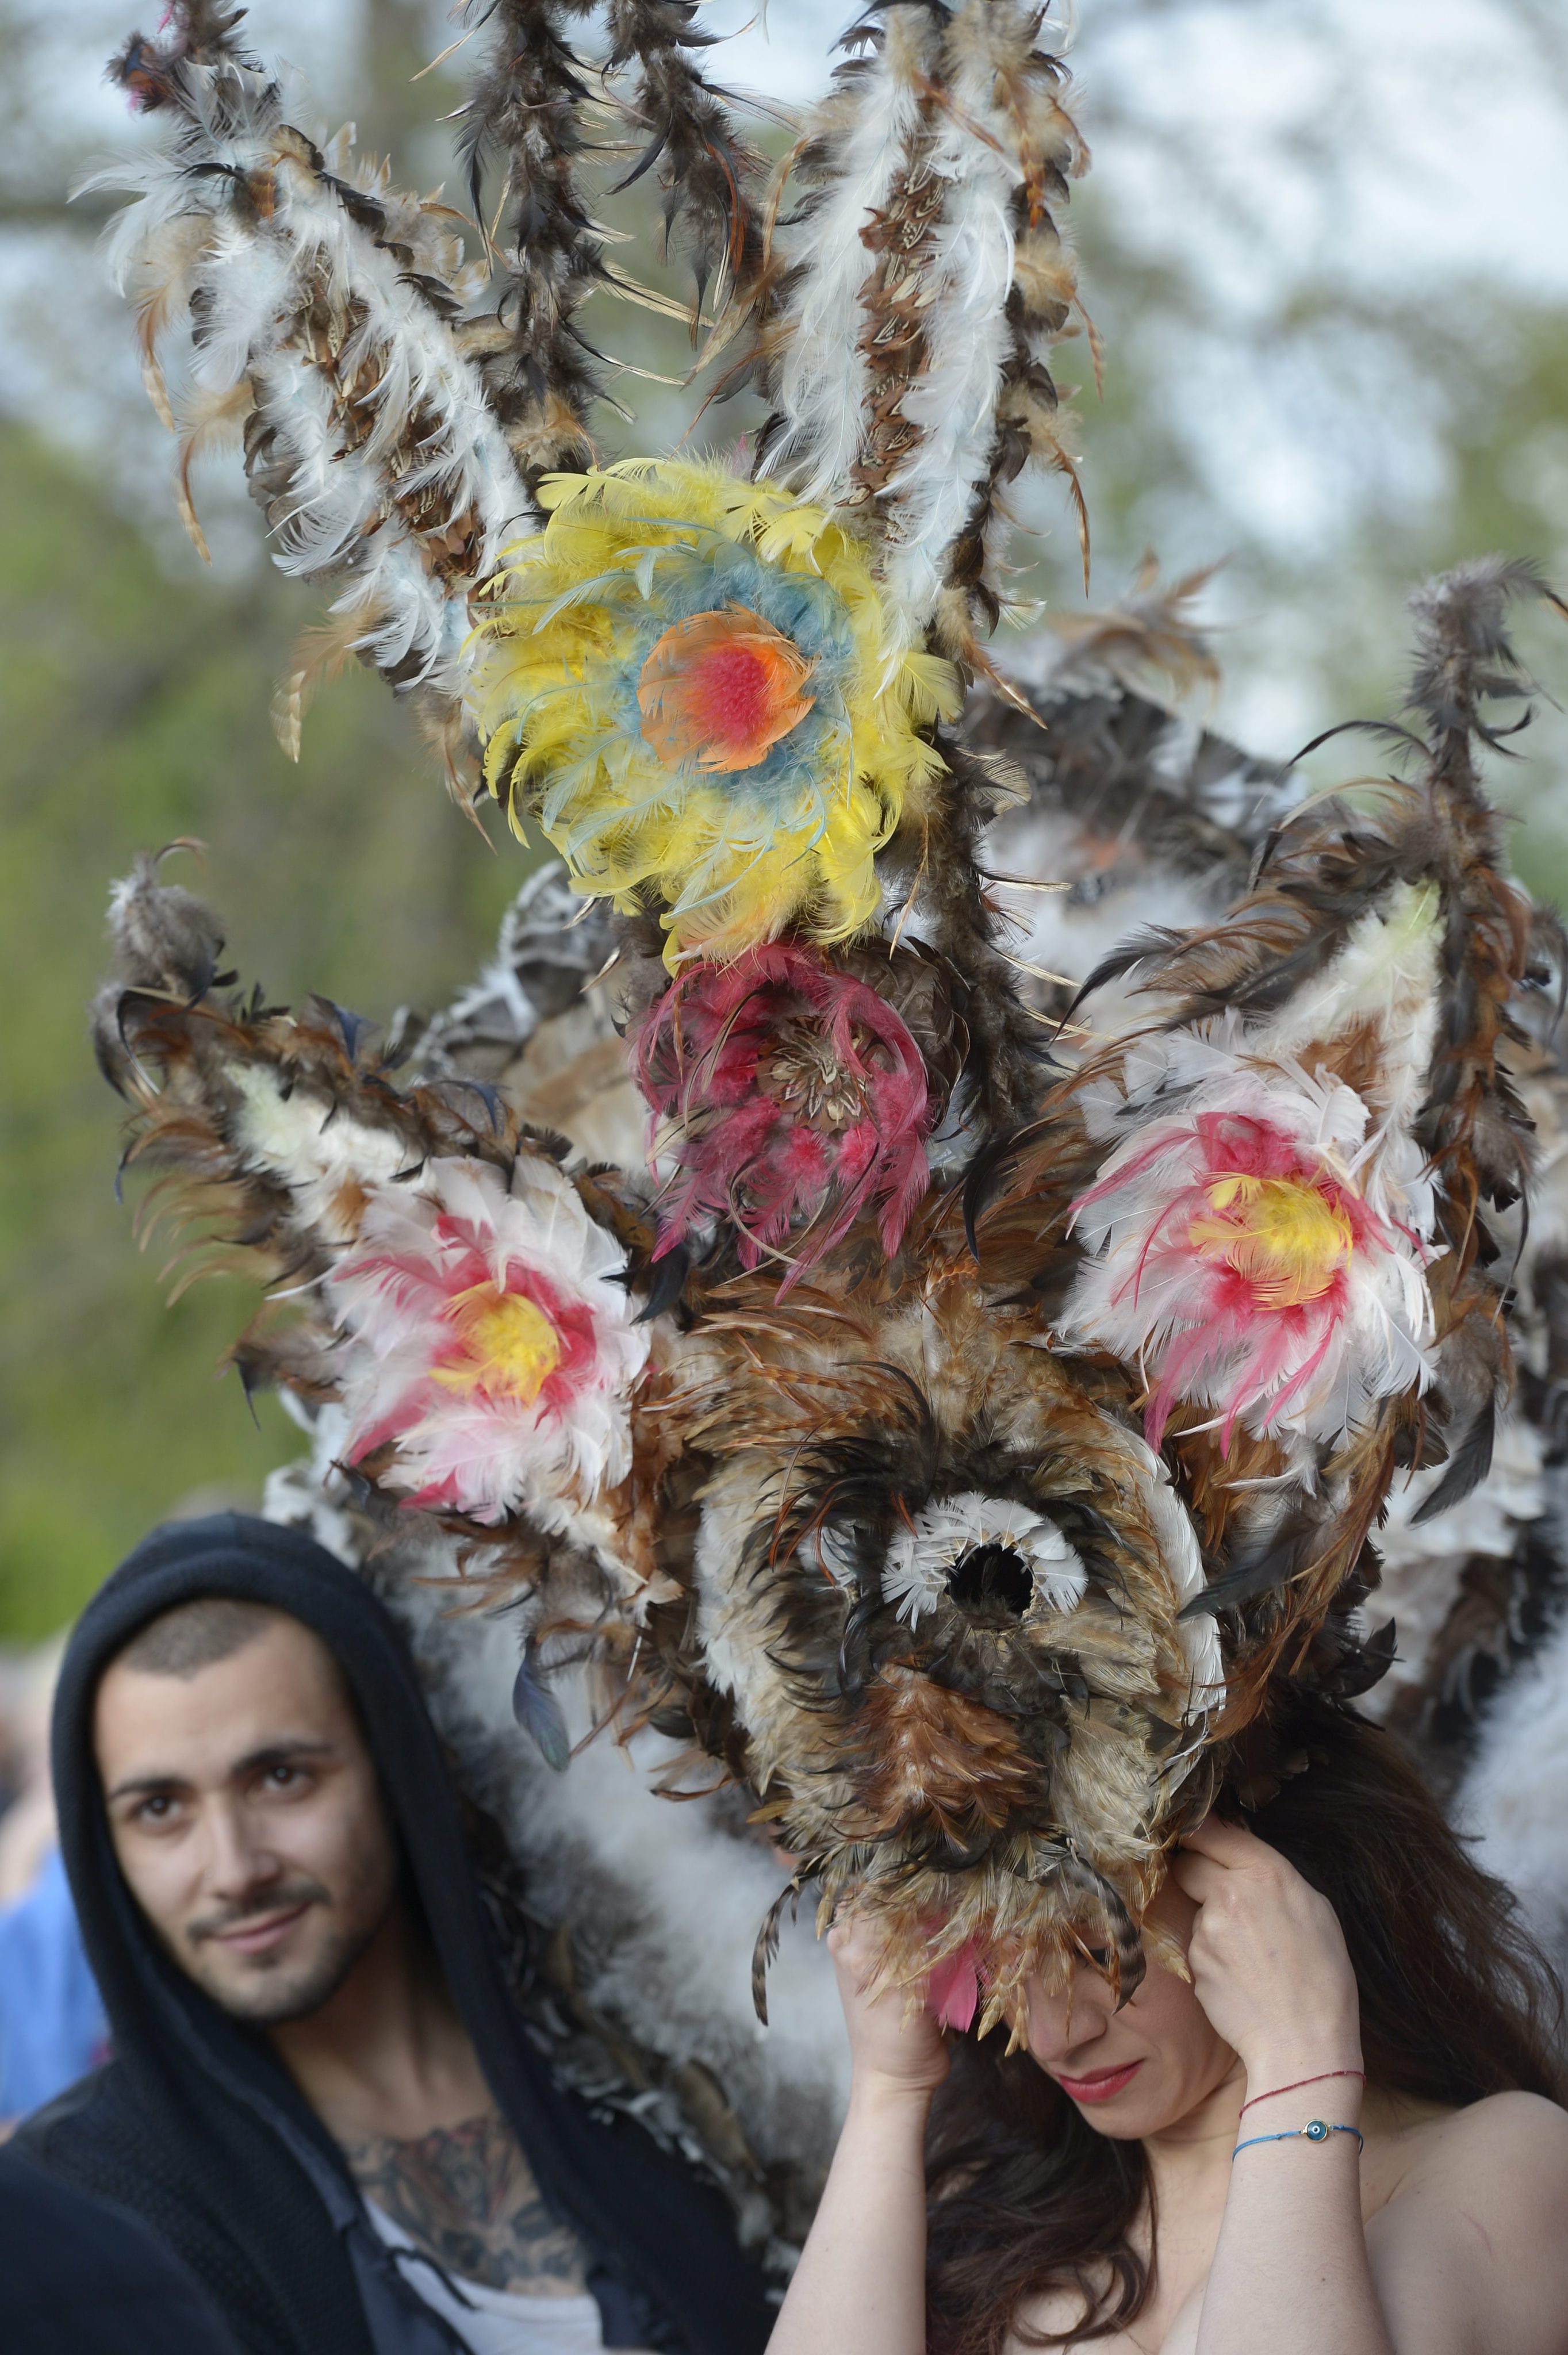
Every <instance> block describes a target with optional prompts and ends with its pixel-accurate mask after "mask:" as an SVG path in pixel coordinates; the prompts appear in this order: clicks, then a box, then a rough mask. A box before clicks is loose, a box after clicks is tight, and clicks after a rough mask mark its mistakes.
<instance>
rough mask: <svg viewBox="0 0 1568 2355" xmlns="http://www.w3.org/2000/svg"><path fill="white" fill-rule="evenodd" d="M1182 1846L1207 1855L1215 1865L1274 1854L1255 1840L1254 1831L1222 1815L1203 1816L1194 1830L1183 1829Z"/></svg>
mask: <svg viewBox="0 0 1568 2355" xmlns="http://www.w3.org/2000/svg"><path fill="white" fill-rule="evenodd" d="M1181 1846H1182V1848H1183V1849H1186V1850H1188V1851H1189V1852H1190V1853H1192V1854H1196V1855H1198V1856H1207V1857H1211V1858H1212V1859H1213V1860H1214V1862H1215V1863H1216V1864H1226V1865H1239V1864H1254V1863H1257V1862H1259V1861H1260V1860H1261V1859H1263V1858H1264V1857H1265V1856H1277V1855H1278V1853H1279V1851H1278V1849H1272V1848H1270V1847H1269V1845H1268V1843H1267V1841H1266V1840H1261V1839H1259V1838H1258V1836H1257V1834H1256V1832H1250V1831H1248V1830H1247V1828H1246V1827H1245V1825H1244V1824H1231V1823H1227V1822H1226V1820H1225V1818H1224V1817H1223V1816H1213V1815H1211V1816H1205V1817H1204V1818H1203V1821H1202V1822H1201V1823H1200V1825H1198V1827H1197V1828H1196V1829H1195V1830H1193V1831H1189V1832H1184V1833H1183V1835H1182V1838H1181Z"/></svg>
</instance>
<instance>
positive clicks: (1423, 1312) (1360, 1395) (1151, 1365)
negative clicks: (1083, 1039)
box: [1062, 1041, 1432, 1447]
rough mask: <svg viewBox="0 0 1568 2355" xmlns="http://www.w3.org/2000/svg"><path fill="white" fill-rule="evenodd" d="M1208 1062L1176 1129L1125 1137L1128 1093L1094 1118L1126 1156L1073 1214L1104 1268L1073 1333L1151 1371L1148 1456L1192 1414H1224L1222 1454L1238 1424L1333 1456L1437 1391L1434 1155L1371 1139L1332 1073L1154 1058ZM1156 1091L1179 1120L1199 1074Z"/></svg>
mask: <svg viewBox="0 0 1568 2355" xmlns="http://www.w3.org/2000/svg"><path fill="white" fill-rule="evenodd" d="M1194 1047H1195V1049H1196V1051H1195V1053H1191V1054H1189V1060H1193V1061H1195V1062H1198V1063H1199V1064H1200V1065H1201V1066H1206V1067H1207V1076H1206V1077H1205V1078H1204V1079H1203V1080H1202V1081H1201V1082H1200V1084H1198V1085H1197V1086H1195V1087H1190V1088H1189V1090H1188V1091H1187V1092H1185V1101H1184V1102H1183V1101H1181V1099H1180V1096H1177V1108H1175V1109H1173V1110H1171V1111H1170V1112H1169V1113H1168V1114H1167V1115H1166V1116H1164V1117H1158V1116H1156V1117H1152V1118H1147V1119H1145V1120H1143V1121H1141V1122H1139V1123H1138V1124H1137V1125H1136V1126H1135V1127H1134V1128H1133V1132H1132V1134H1131V1135H1126V1134H1125V1122H1126V1115H1127V1113H1128V1111H1129V1110H1130V1109H1131V1108H1132V1104H1133V1101H1134V1095H1133V1092H1130V1093H1129V1099H1128V1102H1127V1103H1126V1104H1125V1105H1121V1104H1120V1103H1118V1111H1116V1112H1109V1113H1108V1112H1107V1108H1106V1107H1105V1106H1104V1105H1102V1106H1101V1107H1099V1114H1100V1124H1101V1125H1103V1126H1108V1127H1112V1133H1115V1129H1116V1128H1121V1130H1122V1133H1123V1135H1124V1141H1123V1142H1122V1144H1121V1145H1120V1146H1118V1147H1117V1149H1116V1150H1115V1152H1114V1153H1113V1154H1112V1155H1111V1156H1110V1157H1109V1159H1108V1160H1107V1162H1106V1163H1105V1166H1104V1170H1103V1172H1102V1174H1101V1176H1100V1177H1099V1178H1098V1180H1097V1181H1096V1183H1095V1184H1094V1185H1093V1186H1092V1187H1090V1188H1089V1189H1088V1190H1087V1192H1086V1193H1084V1194H1083V1195H1082V1196H1080V1198H1079V1199H1078V1200H1077V1202H1076V1203H1075V1204H1074V1205H1073V1211H1072V1219H1073V1225H1074V1227H1075V1229H1076V1231H1077V1232H1078V1233H1079V1234H1080V1236H1081V1237H1082V1238H1083V1241H1085V1242H1086V1243H1087V1244H1088V1246H1089V1248H1090V1252H1091V1256H1090V1257H1089V1258H1088V1259H1087V1261H1086V1262H1085V1263H1084V1265H1083V1269H1082V1270H1081V1272H1080V1273H1079V1275H1078V1278H1077V1280H1076V1283H1075V1284H1074V1287H1073V1291H1072V1296H1071V1298H1070V1300H1069V1303H1068V1307H1067V1314H1066V1316H1065V1318H1064V1319H1063V1324H1062V1330H1063V1332H1064V1334H1067V1335H1071V1336H1072V1337H1077V1338H1081V1339H1083V1340H1088V1341H1092V1342H1093V1343H1095V1344H1097V1345H1098V1346H1100V1347H1102V1348H1109V1349H1113V1350H1115V1351H1116V1352H1117V1354H1118V1355H1121V1356H1123V1357H1125V1358H1126V1359H1127V1360H1128V1361H1129V1362H1130V1363H1132V1364H1134V1365H1136V1366H1137V1367H1139V1368H1140V1369H1141V1370H1142V1373H1143V1376H1144V1379H1145V1381H1146V1382H1147V1392H1148V1395H1147V1408H1146V1411H1145V1425H1144V1427H1145V1433H1146V1435H1147V1439H1148V1442H1149V1444H1150V1445H1151V1446H1152V1447H1158V1445H1159V1444H1160V1440H1161V1437H1162V1436H1163V1433H1164V1431H1165V1427H1166V1424H1167V1423H1168V1420H1169V1417H1170V1412H1171V1410H1172V1408H1173V1407H1174V1406H1175V1405H1176V1404H1177V1403H1178V1402H1179V1401H1196V1402H1198V1403H1200V1404H1202V1405H1205V1406H1209V1407H1212V1408H1213V1409H1214V1410H1215V1411H1216V1416H1217V1420H1218V1422H1219V1425H1220V1429H1221V1438H1222V1442H1223V1444H1225V1445H1226V1446H1228V1445H1229V1443H1230V1438H1231V1433H1232V1430H1233V1429H1234V1426H1235V1423H1236V1421H1237V1418H1238V1417H1241V1418H1243V1419H1244V1420H1245V1422H1246V1423H1247V1424H1248V1425H1249V1427H1251V1428H1253V1430H1256V1431H1258V1432H1260V1433H1262V1432H1264V1431H1274V1432H1276V1433H1299V1434H1301V1435H1303V1436H1305V1437H1307V1438H1311V1439H1335V1438H1338V1437H1339V1435H1340V1434H1341V1433H1343V1432H1345V1431H1347V1430H1349V1428H1351V1427H1352V1426H1353V1425H1354V1424H1355V1423H1357V1422H1359V1421H1360V1418H1361V1416H1362V1414H1363V1412H1364V1410H1365V1408H1366V1406H1367V1404H1368V1403H1369V1402H1370V1401H1371V1400H1372V1399H1376V1398H1383V1397H1388V1396H1390V1395H1392V1394H1393V1393H1394V1392H1396V1391H1402V1390H1404V1389H1406V1388H1408V1387H1409V1386H1410V1385H1411V1384H1413V1383H1414V1384H1416V1385H1418V1386H1422V1387H1424V1385H1425V1382H1426V1380H1427V1379H1428V1364H1427V1346H1428V1344H1429V1342H1430V1340H1431V1337H1432V1307H1431V1302H1430V1298H1429V1295H1428V1293H1427V1288H1426V1283H1425V1276H1424V1270H1425V1267H1426V1265H1427V1263H1428V1262H1429V1260H1430V1259H1431V1257H1432V1252H1431V1251H1430V1249H1429V1247H1428V1244H1427V1241H1426V1233H1427V1232H1429V1231H1430V1230H1429V1226H1428V1224H1427V1221H1428V1220H1429V1217H1430V1209H1429V1204H1430V1188H1429V1186H1428V1185H1427V1184H1425V1183H1424V1180H1423V1177H1422V1176H1421V1172H1420V1167H1419V1160H1420V1156H1419V1155H1416V1154H1415V1153H1414V1151H1413V1148H1412V1147H1411V1146H1410V1145H1409V1140H1408V1139H1407V1138H1404V1137H1403V1136H1401V1135H1380V1134H1379V1133H1377V1132H1375V1131H1371V1132H1370V1123H1369V1114H1368V1108H1367V1106H1366V1104H1365V1103H1363V1101H1362V1100H1361V1098H1360V1096H1358V1095H1357V1094H1356V1093H1355V1092H1353V1090H1351V1089H1350V1088H1348V1087H1346V1086H1345V1085H1344V1084H1343V1082H1340V1081H1339V1080H1336V1079H1333V1078H1331V1077H1329V1076H1328V1075H1326V1074H1321V1073H1308V1072H1307V1071H1303V1070H1302V1069H1301V1068H1300V1067H1299V1066H1298V1065H1283V1064H1282V1065H1279V1066H1275V1067H1271V1068H1269V1069H1267V1070H1266V1071H1265V1070H1264V1069H1262V1068H1258V1067H1253V1066H1249V1065H1247V1064H1245V1063H1240V1062H1235V1063H1232V1062H1230V1060H1229V1059H1228V1058H1227V1057H1225V1056H1224V1055H1223V1053H1222V1052H1221V1051H1219V1050H1213V1049H1211V1048H1206V1047H1205V1046H1203V1045H1202V1043H1201V1042H1180V1041H1169V1042H1161V1044H1160V1045H1159V1046H1158V1047H1157V1048H1146V1050H1144V1051H1145V1054H1146V1056H1147V1055H1148V1054H1150V1053H1153V1054H1154V1055H1155V1056H1156V1058H1157V1060H1168V1061H1169V1062H1171V1063H1172V1064H1173V1065H1174V1064H1178V1063H1179V1062H1180V1061H1181V1060H1183V1052H1184V1050H1186V1049H1191V1048H1194ZM1159 1076H1160V1078H1161V1079H1162V1080H1163V1082H1164V1085H1163V1086H1162V1087H1161V1088H1160V1089H1159V1090H1157V1092H1155V1091H1151V1092H1154V1093H1155V1094H1156V1100H1157V1101H1163V1102H1164V1103H1170V1102H1171V1099H1172V1096H1173V1094H1175V1093H1176V1091H1175V1090H1173V1089H1172V1088H1171V1086H1170V1082H1171V1081H1172V1080H1173V1079H1177V1078H1179V1077H1180V1076H1187V1077H1190V1076H1191V1074H1190V1073H1187V1074H1180V1073H1179V1072H1178V1071H1176V1070H1175V1069H1174V1068H1172V1069H1167V1070H1164V1071H1162V1072H1161V1074H1160V1075H1159ZM1086 1111H1087V1112H1088V1114H1089V1116H1090V1120H1091V1131H1092V1133H1093V1129H1094V1126H1095V1125H1096V1114H1095V1107H1094V1106H1093V1104H1087V1105H1086ZM1113 1124H1115V1125H1114V1126H1113Z"/></svg>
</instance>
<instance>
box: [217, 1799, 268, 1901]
mask: <svg viewBox="0 0 1568 2355" xmlns="http://www.w3.org/2000/svg"><path fill="white" fill-rule="evenodd" d="M204 1828H205V1830H206V1833H207V1854H206V1858H205V1859H204V1870H203V1873H202V1879H203V1880H204V1881H205V1882H206V1883H207V1886H208V1889H209V1890H210V1891H211V1892H212V1894H213V1896H215V1897H221V1898H223V1899H225V1900H227V1901H228V1902H229V1903H233V1902H235V1901H236V1900H237V1899H239V1898H240V1897H243V1896H244V1895H245V1894H246V1893H247V1892H248V1891H251V1890H252V1889H257V1888H261V1887H264V1886H265V1885H266V1883H267V1882H268V1881H275V1880H276V1879H277V1877H278V1872H279V1870H280V1865H279V1859H278V1858H277V1857H276V1856H275V1855H274V1854H273V1853H272V1849H270V1848H269V1847H268V1845H267V1844H266V1842H265V1841H264V1840H263V1839H261V1838H258V1836H257V1831H256V1828H255V1826H254V1824H253V1823H252V1821H251V1815H250V1811H249V1809H247V1808H245V1807H242V1806H238V1805H237V1804H236V1803H235V1801H233V1800H232V1799H230V1798H229V1797H228V1796H219V1797H215V1798H214V1799H213V1800H212V1802H211V1803H210V1805H209V1806H208V1811H207V1821H206V1825H205V1827H204Z"/></svg>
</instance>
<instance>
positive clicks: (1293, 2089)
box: [1242, 2069, 1367, 2113]
mask: <svg viewBox="0 0 1568 2355" xmlns="http://www.w3.org/2000/svg"><path fill="white" fill-rule="evenodd" d="M1328 2077H1359V2078H1360V2081H1361V2083H1362V2084H1363V2085H1364V2084H1365V2083H1366V2082H1367V2073H1366V2071H1365V2070H1364V2069H1320V2070H1319V2071H1318V2073H1317V2076H1316V2077H1297V2078H1296V2081H1295V2083H1293V2084H1289V2085H1272V2086H1271V2087H1270V2088H1269V2090H1268V2092H1267V2093H1266V2094H1253V2098H1252V2101H1251V2102H1243V2104H1242V2110H1243V2113H1244V2112H1245V2111H1247V2110H1250V2109H1251V2108H1252V2106H1253V2103H1254V2102H1272V2101H1273V2099H1274V2097H1275V2094H1299V2093H1300V2091H1301V2088H1302V2087H1303V2085H1321V2084H1322V2083H1324V2081H1325V2079H1326V2078H1328Z"/></svg>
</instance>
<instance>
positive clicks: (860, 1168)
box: [631, 941, 933, 1291]
mask: <svg viewBox="0 0 1568 2355" xmlns="http://www.w3.org/2000/svg"><path fill="white" fill-rule="evenodd" d="M631 1046H632V1052H633V1065H634V1069H635V1072H636V1077H637V1082H638V1084H639V1086H640V1087H641V1089H642V1092H643V1094H644V1095H645V1098H646V1099H647V1102H648V1103H649V1105H650V1106H651V1108H652V1110H653V1113H654V1115H655V1123H656V1125H655V1133H654V1138H653V1145H652V1151H653V1154H654V1156H656V1157H657V1156H662V1155H664V1154H669V1155H671V1156H673V1158H674V1161H675V1165H676V1166H675V1174H674V1176H673V1177H671V1179H670V1181H669V1183H668V1186H667V1188H666V1192H665V1197H664V1201H663V1206H662V1216H661V1221H660V1235H659V1245H658V1252H659V1254H660V1255H662V1254H663V1253H665V1252H669V1251H671V1250H673V1249H674V1247H675V1246H676V1244H677V1243H678V1242H679V1241H681V1240H682V1238H683V1237H684V1236H685V1235H686V1234H687V1232H688V1230H689V1229H690V1228H691V1226H692V1225H693V1224H694V1222H695V1221H697V1220H701V1219H705V1218H718V1219H724V1220H729V1221H730V1222H731V1224H732V1226H733V1227H734V1229H735V1231H736V1235H737V1237H738V1241H739V1249H740V1256H741V1264H742V1266H745V1267H748V1268H752V1267H755V1266H757V1265H758V1263H760V1261H761V1260H762V1259H763V1256H764V1254H767V1253H773V1254H775V1255H776V1256H778V1257H779V1258H781V1259H783V1260H785V1261H787V1262H788V1263H789V1265H788V1267H787V1272H786V1273H785V1275H784V1284H783V1285H782V1286H781V1291H787V1290H788V1289H789V1287H790V1285H791V1284H794V1283H795V1281H796V1280H797V1278H798V1277H799V1276H801V1275H802V1274H803V1273H805V1271H806V1270H807V1269H808V1268H810V1267H812V1266H814V1265H815V1264H816V1263H817V1262H818V1261H820V1260H821V1259H822V1258H823V1257H824V1255H825V1254H826V1253H827V1252H830V1251H831V1250H832V1249H833V1247H834V1246H835V1244H837V1242H839V1241H842V1239H843V1237H844V1236H845V1235H846V1234H847V1233H848V1231H849V1229H850V1228H851V1227H852V1226H853V1225H854V1223H855V1220H857V1219H858V1218H859V1216H860V1215H861V1213H862V1212H863V1211H866V1210H869V1209H873V1208H874V1209H876V1211H877V1214H878V1224H879V1229H880V1236H881V1241H882V1246H883V1248H884V1250H885V1251H887V1252H890V1253H891V1252H894V1251H896V1250H897V1248H898V1245H899V1241H900V1239H901V1236H902V1234H903V1231H904V1229H905V1227H906V1226H907V1225H908V1223H909V1220H910V1214H911V1212H912V1210H913V1209H914V1207H915V1204H916V1203H917V1202H918V1201H919V1200H920V1199H921V1196H922V1195H923V1193H924V1192H925V1189H926V1188H927V1186H928V1185H929V1183H930V1175H931V1173H930V1167H929V1165H928V1162H927V1158H926V1138H927V1135H929V1133H930V1129H931V1125H932V1118H933V1104H932V1101H931V1092H930V1089H929V1087H928V1085H927V1077H926V1066H925V1062H924V1060H923V1057H922V1054H921V1050H920V1048H919V1046H918V1045H917V1044H916V1042H915V1039H914V1037H913V1035H912V1032H911V1030H910V1028H909V1027H908V1025H907V1024H906V1023H905V1022H904V1020H903V1018H902V1017H901V1015H900V1014H899V1012H898V1011H897V1009H896V1008H895V1007H893V1006H891V1005H890V1004H889V1002H888V1000H887V999H886V998H885V997H882V996H879V994H878V993H877V991H876V990H874V989H872V988H870V987H869V986H867V984H866V983H865V982H863V981H859V980H857V979H856V978H855V977H854V976H853V975H850V974H848V973H845V972H842V971H840V970H838V969H837V968H836V967H835V966H834V965H832V964H828V963H827V960H826V959H825V958H823V957H821V956H819V955H817V954H816V953H815V952H813V951H812V950H810V949H806V948H803V947H800V946H799V945H797V944H795V943H789V942H782V941H780V942H773V943H771V944H769V945H768V946H766V947H763V948H758V949H753V950H752V951H751V952H750V953H749V954H747V955H745V956H742V957H740V958H737V959H736V960H735V962H734V963H733V964H724V965H719V964H697V965H694V966H692V967H690V968H688V971H687V972H686V973H684V974H683V975H681V977H680V978H679V979H678V980H677V982H676V983H675V984H674V985H673V986H671V988H669V989H668V990H667V992H666V993H665V995H664V996H662V997H661V998H660V999H659V1000H658V1001H657V1003H656V1004H655V1005H654V1006H652V1007H649V1009H648V1010H647V1012H646V1013H645V1015H644V1016H643V1017H642V1018H641V1019H640V1021H639V1022H638V1023H637V1025H636V1026H635V1029H634V1031H633V1033H632V1037H631Z"/></svg>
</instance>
